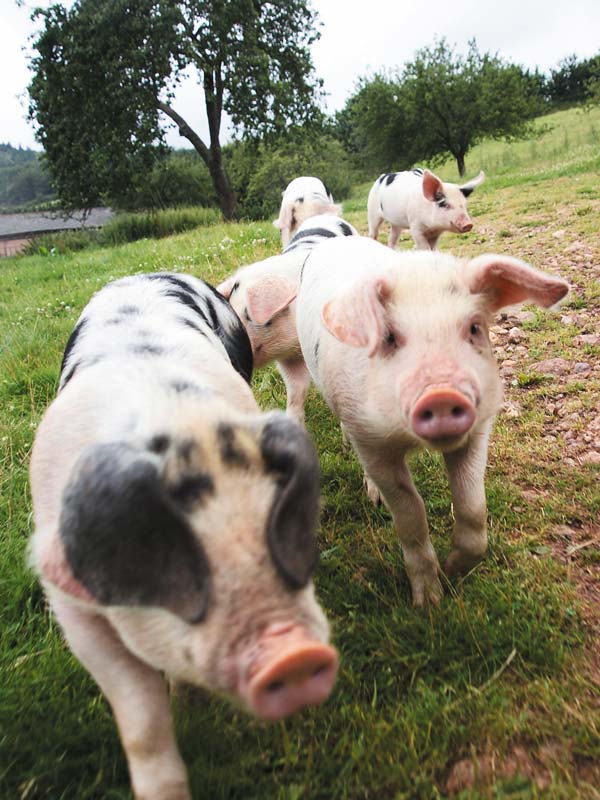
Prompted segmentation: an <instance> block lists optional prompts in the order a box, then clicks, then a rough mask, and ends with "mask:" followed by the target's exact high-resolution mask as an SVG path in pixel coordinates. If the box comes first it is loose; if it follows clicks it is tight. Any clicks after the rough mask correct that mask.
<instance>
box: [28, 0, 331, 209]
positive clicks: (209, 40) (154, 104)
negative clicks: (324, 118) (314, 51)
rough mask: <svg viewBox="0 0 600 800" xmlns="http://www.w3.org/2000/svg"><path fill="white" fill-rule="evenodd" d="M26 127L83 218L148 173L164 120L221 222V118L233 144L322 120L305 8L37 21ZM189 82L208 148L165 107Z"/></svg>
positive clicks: (225, 188)
mask: <svg viewBox="0 0 600 800" xmlns="http://www.w3.org/2000/svg"><path fill="white" fill-rule="evenodd" d="M36 14H37V15H38V16H41V17H42V18H43V22H44V27H43V30H42V32H41V33H40V35H39V37H38V38H37V40H36V41H35V43H34V48H35V52H36V54H35V55H34V57H33V59H32V69H33V72H34V77H33V79H32V81H31V84H30V86H29V94H30V116H31V118H32V119H34V120H35V122H36V123H37V125H38V138H39V141H40V142H41V143H42V145H43V146H44V150H45V152H46V158H47V160H48V165H49V168H50V171H51V173H52V176H53V179H54V181H55V183H56V186H57V189H58V192H59V194H60V196H61V198H62V199H63V200H64V201H66V202H67V203H68V204H70V205H84V206H90V205H92V204H93V203H95V202H97V200H98V198H99V196H100V195H101V194H103V193H105V194H106V193H107V194H113V193H122V191H123V187H124V186H126V185H127V183H128V181H130V180H131V179H132V176H133V175H135V173H136V172H138V171H140V170H147V169H150V168H151V165H152V163H153V161H154V160H155V159H156V158H157V155H160V152H161V148H160V146H159V147H157V144H158V145H160V144H161V143H163V142H164V138H163V129H162V127H161V125H160V122H161V119H163V118H162V117H161V116H160V115H161V114H164V115H166V116H167V117H169V118H170V119H171V120H172V121H173V122H175V124H176V125H177V126H178V128H179V132H180V134H181V135H182V136H184V137H186V138H187V139H188V140H189V141H190V142H191V143H192V145H193V146H194V147H195V149H196V150H197V152H198V153H199V154H200V156H201V158H202V159H203V161H204V162H205V164H206V165H207V167H208V169H209V172H210V176H211V179H212V182H213V185H214V188H215V192H216V194H217V196H218V198H219V203H220V206H221V210H222V211H223V213H224V215H225V216H226V217H227V218H230V217H231V216H232V215H233V213H234V207H235V198H234V196H233V193H232V191H231V188H230V185H229V181H228V179H227V175H226V173H225V170H224V167H223V160H222V153H221V143H220V135H221V123H222V115H223V111H226V112H227V113H228V114H229V116H230V118H231V120H232V122H233V124H234V126H235V128H236V129H237V131H238V132H239V133H240V135H242V136H257V135H261V136H264V135H268V134H270V133H273V132H277V131H280V130H283V129H285V127H286V126H287V125H289V124H290V123H291V122H292V121H293V122H294V123H295V124H302V123H306V122H311V121H314V120H316V119H317V118H318V117H319V112H318V109H317V105H316V101H317V99H318V97H319V94H320V86H321V84H320V81H319V80H318V79H316V78H315V76H314V73H313V68H312V62H311V57H310V45H311V43H312V42H313V41H314V40H315V39H316V38H317V37H318V35H319V34H318V32H317V30H316V15H315V14H314V12H313V11H312V10H311V9H310V7H309V5H308V3H307V1H306V0H285V1H284V0H272V1H271V2H266V1H265V0H180V2H175V0H76V2H75V3H74V5H73V6H72V8H71V9H70V10H67V9H66V8H64V7H63V6H61V5H55V6H52V7H50V8H49V9H47V10H41V9H38V10H37V11H36ZM190 67H191V68H192V69H194V70H196V73H197V75H198V79H199V90H198V91H199V101H200V100H201V98H202V95H203V97H204V104H205V108H206V114H207V119H208V127H209V141H208V142H205V141H203V139H202V138H201V137H200V136H199V135H198V133H197V132H196V131H194V130H193V129H192V128H191V126H190V125H189V124H188V122H187V121H186V119H185V118H184V117H183V116H182V114H181V113H179V112H178V111H177V110H176V109H175V108H174V107H173V105H172V101H173V91H174V88H175V86H176V84H177V82H178V81H180V80H181V79H182V77H183V73H184V71H186V70H188V69H189V68H190Z"/></svg>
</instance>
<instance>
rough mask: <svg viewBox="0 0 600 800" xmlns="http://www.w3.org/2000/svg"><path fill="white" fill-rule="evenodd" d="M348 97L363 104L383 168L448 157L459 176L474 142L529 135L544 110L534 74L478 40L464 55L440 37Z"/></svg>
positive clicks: (368, 134) (368, 130)
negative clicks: (390, 75)
mask: <svg viewBox="0 0 600 800" xmlns="http://www.w3.org/2000/svg"><path fill="white" fill-rule="evenodd" d="M386 82H387V84H388V86H387V88H386V90H385V91H384V88H385V86H382V85H381V84H382V83H383V84H384V85H385V83H386ZM375 88H376V89H377V91H376V92H375V91H374V89H375ZM382 98H383V102H382ZM374 100H377V102H375V101H374ZM352 102H354V103H356V104H357V106H358V108H361V109H362V118H363V120H364V121H361V120H360V118H359V117H358V115H355V120H356V122H357V125H358V126H359V127H362V130H363V134H364V137H365V138H366V139H371V140H377V143H378V146H379V149H380V151H381V152H380V159H379V164H378V166H379V167H380V168H384V169H386V168H387V169H389V168H390V166H391V163H392V162H394V163H395V164H396V165H397V166H406V165H407V163H414V162H415V161H416V160H420V159H423V160H427V161H429V162H430V163H432V164H433V163H436V162H441V161H444V160H445V159H447V158H448V157H449V156H452V157H453V158H455V159H456V163H457V167H458V172H459V174H460V175H464V173H465V156H466V154H467V152H468V151H469V149H470V148H472V147H473V146H474V145H475V144H477V142H479V141H481V140H482V139H484V138H492V139H509V140H510V139H516V138H520V137H523V136H529V135H531V131H532V128H531V122H530V120H531V118H532V117H534V116H535V115H536V114H538V113H539V112H540V110H541V108H542V107H543V101H542V98H541V96H540V90H539V76H536V75H533V76H532V75H530V74H529V73H527V72H524V71H523V70H522V69H521V68H520V67H518V66H516V65H514V64H508V63H506V62H504V61H503V60H502V59H501V58H499V57H498V56H497V55H490V54H488V53H484V54H481V53H479V51H478V50H477V45H476V43H475V41H471V42H470V43H469V48H468V51H467V54H466V56H461V55H459V54H456V53H455V52H454V50H453V48H452V47H450V46H449V45H448V43H447V42H446V41H445V40H444V39H442V40H440V41H438V42H436V43H435V45H434V46H433V47H426V48H423V49H422V50H419V51H417V54H416V57H415V59H414V60H413V61H412V62H410V63H408V64H406V66H405V67H404V69H403V70H402V71H401V72H400V73H398V74H397V75H396V77H395V78H388V79H385V78H383V77H382V76H376V78H375V79H374V80H373V81H371V82H363V84H362V86H361V87H360V89H359V92H358V96H356V95H355V96H354V97H353V98H350V104H352ZM394 133H395V135H391V134H394ZM370 146H371V148H372V149H373V148H374V145H373V143H371V145H370ZM397 166H396V168H397Z"/></svg>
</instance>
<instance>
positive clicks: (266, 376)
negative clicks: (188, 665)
mask: <svg viewBox="0 0 600 800" xmlns="http://www.w3.org/2000/svg"><path fill="white" fill-rule="evenodd" d="M540 124H541V125H546V126H552V127H551V130H549V131H547V132H546V133H544V134H543V135H541V136H540V137H539V138H538V139H535V140H534V141H532V142H524V143H514V144H498V143H485V144H482V145H481V146H480V147H478V148H476V149H475V150H474V151H473V152H472V153H471V154H470V157H469V159H468V172H469V176H470V175H471V173H476V172H477V171H478V170H479V169H480V168H481V167H483V168H484V169H486V171H487V173H488V178H487V180H486V182H485V183H484V184H483V186H482V187H481V188H480V189H478V190H477V192H476V193H475V194H474V195H473V196H472V197H471V199H470V204H469V207H470V209H471V211H472V212H473V217H474V221H475V228H474V230H473V232H472V233H471V234H469V235H467V236H462V237H458V236H452V235H450V234H447V235H445V236H444V237H442V240H441V247H442V249H444V250H452V251H453V252H456V253H459V254H461V255H464V256H468V257H470V256H475V255H478V254H480V253H484V252H502V253H507V254H510V255H513V256H518V257H521V258H524V259H526V260H529V261H530V262H531V263H533V264H534V265H535V266H537V267H540V268H545V269H547V270H548V271H551V272H556V273H559V274H561V275H564V276H565V277H566V278H568V279H569V281H570V282H571V284H572V293H571V296H570V299H569V301H568V302H567V303H566V304H565V305H564V306H563V307H562V309H561V310H560V311H558V312H554V313H553V314H547V313H543V314H542V313H538V312H537V311H534V312H532V313H529V314H519V315H516V316H514V315H513V316H506V317H504V318H499V319H498V321H497V325H496V326H494V329H493V331H492V333H493V337H494V344H495V349H496V353H497V356H498V360H499V363H500V367H501V374H502V376H503V381H504V384H505V404H504V407H503V411H502V413H501V414H500V415H499V418H498V420H497V424H496V427H495V431H494V434H493V437H492V444H491V452H490V459H489V468H488V473H487V493H488V504H489V529H490V549H489V554H488V557H487V558H486V560H485V561H484V562H483V563H482V564H480V565H479V566H478V567H477V568H476V569H475V570H473V572H472V573H471V574H470V575H468V576H467V577H466V578H464V579H462V580H460V581H458V582H457V583H455V584H454V585H451V586H450V585H448V586H447V587H446V589H447V591H446V596H445V598H444V600H443V602H442V605H441V607H440V609H430V610H428V611H425V612H420V611H417V610H415V609H414V608H413V607H412V605H411V601H410V593H409V587H408V582H407V579H406V574H405V571H404V567H403V563H402V557H401V554H400V548H399V544H398V541H397V537H396V535H395V533H394V530H393V527H392V524H391V520H390V517H389V514H388V513H387V511H386V510H385V509H376V508H374V507H373V506H372V505H371V504H370V503H369V501H368V499H367V496H366V493H365V492H364V490H363V487H362V473H361V470H360V468H359V465H358V462H357V460H356V458H355V457H354V455H353V454H352V453H351V452H350V451H348V450H347V449H345V448H344V447H343V445H342V442H341V436H340V432H339V427H338V425H337V424H336V422H335V420H334V418H333V417H332V415H331V413H330V412H329V410H328V409H327V407H326V406H325V404H324V403H323V401H322V400H321V398H320V397H319V396H318V394H317V393H316V392H315V391H314V390H313V391H312V392H311V395H310V397H309V401H308V404H307V415H306V416H307V426H308V428H309V431H310V432H311V434H313V436H314V438H315V441H316V442H317V448H318V451H319V456H320V461H321V469H322V474H323V477H322V485H323V513H322V519H321V531H320V549H321V552H322V559H321V565H320V567H319V570H318V574H317V578H316V585H317V592H318V596H319V598H320V600H321V602H322V604H323V606H324V608H325V610H326V612H327V614H328V616H329V618H330V620H331V622H332V626H333V632H334V633H333V638H334V642H335V644H336V646H337V647H338V648H339V649H340V652H341V659H342V662H341V672H340V676H339V680H338V684H337V686H336V688H335V690H334V693H333V695H332V697H331V698H330V700H329V701H328V702H327V703H326V704H325V705H324V706H323V707H321V708H318V709H315V710H311V711H309V712H306V713H303V714H302V715H300V716H299V717H296V718H294V719H292V720H290V721H288V722H285V723H279V724H277V725H273V726H265V725H263V724H261V723H259V722H256V721H254V720H252V719H250V718H248V717H247V716H246V715H244V714H243V713H241V712H239V711H237V710H236V709H234V708H232V707H231V706H230V705H228V704H227V703H225V702H223V701H221V700H217V699H214V698H212V697H210V696H209V695H208V694H206V693H203V692H195V693H192V694H191V695H190V696H189V697H185V696H184V697H177V698H175V699H174V701H173V703H174V709H175V717H176V729H177V734H178V739H179V743H180V746H181V750H182V753H183V756H184V759H185V761H186V763H187V765H188V767H189V770H190V775H191V781H192V787H193V791H194V797H196V798H210V799H211V800H213V799H215V798H222V800H226V799H227V800H231V799H232V798H240V799H241V798H244V800H248V799H250V798H255V799H256V800H259V798H260V799H261V800H263V799H264V798H279V799H281V800H284V799H285V800H298V798H310V799H311V800H313V799H314V798H319V799H322V800H329V798H348V800H358V798H364V800H367V798H377V800H380V799H381V798H394V799H395V800H412V799H413V798H420V799H422V800H430V799H431V798H441V797H458V798H462V800H465V799H466V798H469V800H476V798H509V797H510V798H523V799H524V798H541V797H546V798H552V800H556V799H558V800H560V799H561V798H564V800H572V799H573V798H586V799H587V798H590V799H591V798H599V797H600V792H599V789H598V787H599V786H600V646H599V644H598V642H599V641H600V639H599V636H598V634H599V633H600V625H599V621H598V607H599V604H598V600H599V599H600V598H599V595H600V590H599V588H598V587H599V578H600V532H599V529H598V518H599V512H600V491H599V486H600V481H599V480H598V477H599V476H598V471H599V466H598V461H599V460H600V426H599V418H598V398H599V396H600V395H599V389H600V369H599V362H600V358H599V356H600V347H599V344H598V341H600V339H599V338H598V334H600V289H599V286H600V283H599V278H600V239H599V233H600V222H599V212H600V185H599V177H600V175H599V173H600V155H599V151H598V147H597V144H596V138H595V137H596V130H600V111H595V112H594V113H592V114H590V115H585V114H583V112H580V111H576V110H572V111H568V112H560V113H559V114H554V115H551V116H548V117H545V118H544V119H543V120H541V121H540ZM453 169H454V168H453V165H451V164H448V165H445V166H444V167H443V168H442V169H440V170H439V172H440V174H441V175H443V176H444V177H446V178H453V177H454V178H455V177H456V175H455V172H454V171H453ZM374 177H375V176H374ZM368 189H369V185H363V186H361V187H357V188H356V190H355V192H354V193H353V195H352V197H351V198H350V200H349V201H348V202H347V203H346V204H345V214H346V216H347V218H348V219H349V220H350V221H351V222H352V223H353V224H355V225H357V226H358V227H359V228H360V230H361V231H363V232H364V231H365V230H366V195H367V192H368ZM382 238H383V237H382ZM411 246H412V242H411V241H410V240H409V239H408V237H404V239H403V241H402V242H401V247H404V248H409V247H411ZM278 249H279V241H278V238H277V232H276V231H275V229H274V228H273V227H272V225H271V223H270V221H265V222H264V223H253V224H247V225H242V224H229V225H224V224H216V225H212V226H209V227H205V228H199V229H197V230H195V231H192V232H188V233H185V234H182V235H180V236H175V237H170V238H167V239H162V240H158V241H155V240H142V241H139V242H136V243H134V244H130V245H124V246H119V247H115V248H112V249H102V250H87V251H85V252H82V253H77V254H67V255H63V256H61V255H54V256H50V255H49V256H47V257H41V256H37V257H28V258H20V259H7V260H5V261H3V262H2V265H1V270H0V329H1V330H2V344H1V351H0V374H1V376H2V380H1V381H0V402H1V404H2V410H3V413H2V415H0V440H1V441H2V462H1V464H0V521H1V526H0V531H1V532H2V533H1V534H0V535H1V537H2V550H1V555H0V580H1V585H2V590H1V593H0V603H1V609H0V614H1V617H0V619H1V623H0V624H1V627H0V637H1V638H0V687H1V688H0V731H1V732H2V733H1V734H0V765H1V766H0V796H1V797H6V798H9V797H10V798H13V797H15V798H23V800H32V798H53V799H54V798H64V800H67V798H69V799H70V798H78V799H79V798H81V799H83V798H110V799H111V800H117V798H127V797H129V796H130V795H129V789H128V778H127V770H126V765H125V761H124V758H123V755H122V752H121V749H120V745H119V741H118V737H117V734H116V729H115V725H114V722H113V718H112V715H111V713H110V710H109V709H108V707H107V704H106V702H105V701H104V699H103V698H102V696H101V695H100V693H99V691H98V689H97V687H96V685H95V684H94V683H93V681H92V680H91V679H90V677H89V676H88V674H87V673H86V672H85V671H84V670H83V668H82V667H80V665H79V664H78V662H77V661H76V660H75V659H74V658H73V657H72V656H71V655H70V653H69V651H68V650H67V649H66V647H65V645H64V644H63V642H62V641H61V636H60V632H59V630H58V627H57V625H56V623H55V621H54V620H53V618H52V617H51V615H50V614H49V612H48V610H47V607H46V604H45V601H44V598H43V595H42V592H41V589H40V587H39V585H38V583H37V581H36V580H35V578H34V577H33V576H32V574H31V573H30V572H29V571H28V569H27V566H26V562H25V550H26V545H27V540H28V537H29V535H30V532H31V514H30V511H31V506H30V498H29V490H28V485H27V466H28V460H29V454H30V450H31V443H32V440H33V435H34V432H35V427H36V425H37V423H38V422H39V420H40V418H41V416H42V414H43V412H44V409H45V408H46V407H47V405H48V404H49V403H50V402H51V400H52V398H53V397H54V395H55V391H56V383H57V377H58V369H59V365H60V361H61V356H62V349H63V347H64V344H65V342H66V340H67V338H68V335H69V332H70V330H71V329H72V327H73V324H74V322H75V320H76V318H77V316H78V314H79V312H80V310H81V308H82V307H83V306H84V305H85V303H86V302H87V301H88V299H89V298H90V296H91V294H92V293H93V292H94V291H95V290H96V289H98V288H99V287H100V286H102V285H103V284H104V283H105V282H106V281H108V280H110V279H112V278H116V277H119V276H122V275H126V274H129V273H132V272H139V271H152V270H158V269H174V270H179V271H184V272H190V273H193V274H195V275H197V276H199V277H202V278H204V279H206V280H207V281H209V282H211V283H217V282H218V281H219V280H220V279H222V278H223V277H224V276H225V275H227V274H228V273H229V272H231V271H232V270H233V269H235V268H236V267H237V266H238V265H240V264H242V263H249V262H251V261H254V260H258V259H261V258H264V257H266V256H268V255H271V254H274V253H276V252H277V251H278ZM549 359H552V360H553V361H552V362H549V361H548V360H549ZM544 362H545V363H544ZM254 389H255V391H256V395H257V398H258V400H259V403H260V404H261V405H262V406H263V407H264V408H272V407H274V406H278V407H283V406H284V402H285V401H284V389H283V385H282V382H281V380H280V379H279V377H278V375H277V373H276V372H275V370H274V369H272V368H267V369H264V370H261V371H258V372H257V373H256V375H255V378H254ZM414 472H415V480H416V483H417V486H418V487H419V489H420V491H421V492H422V494H423V497H424V499H425V502H426V505H427V510H428V514H429V518H430V523H431V528H432V537H433V540H434V544H435V546H436V549H437V551H438V553H439V554H440V555H441V557H442V558H443V556H444V554H445V553H446V552H447V551H448V548H449V532H450V530H451V508H450V501H449V493H448V489H447V486H446V481H445V478H444V475H443V469H442V465H441V462H440V459H439V458H437V457H435V456H433V455H431V454H427V453H424V454H420V455H418V456H416V457H415V458H414Z"/></svg>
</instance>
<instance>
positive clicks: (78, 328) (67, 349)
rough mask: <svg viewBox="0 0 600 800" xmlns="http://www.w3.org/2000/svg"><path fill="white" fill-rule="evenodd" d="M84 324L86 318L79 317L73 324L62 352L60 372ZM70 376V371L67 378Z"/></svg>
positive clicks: (85, 323)
mask: <svg viewBox="0 0 600 800" xmlns="http://www.w3.org/2000/svg"><path fill="white" fill-rule="evenodd" d="M86 325H87V319H80V320H79V322H78V323H77V325H75V327H74V328H73V331H72V333H71V335H70V336H69V338H68V340H67V346H66V347H65V352H64V353H63V358H62V363H61V365H60V371H61V374H62V371H63V370H64V368H65V366H66V364H67V361H68V360H69V356H70V355H71V353H72V352H73V350H74V349H75V345H76V344H77V341H78V339H79V337H80V336H81V334H82V332H83V330H84V329H85V327H86ZM73 372H74V370H73ZM72 377H73V375H72V373H71V375H70V376H69V380H70V379H71V378H72ZM64 383H67V381H63V385H64Z"/></svg>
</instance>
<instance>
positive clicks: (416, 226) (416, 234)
mask: <svg viewBox="0 0 600 800" xmlns="http://www.w3.org/2000/svg"><path fill="white" fill-rule="evenodd" d="M410 235H411V236H412V237H413V239H414V241H415V247H416V249H417V250H432V249H435V246H434V247H433V248H432V247H431V245H430V243H429V238H428V236H427V233H426V231H425V230H424V229H423V228H422V227H421V224H420V223H414V222H413V224H412V225H411V226H410ZM436 241H437V239H436Z"/></svg>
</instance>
